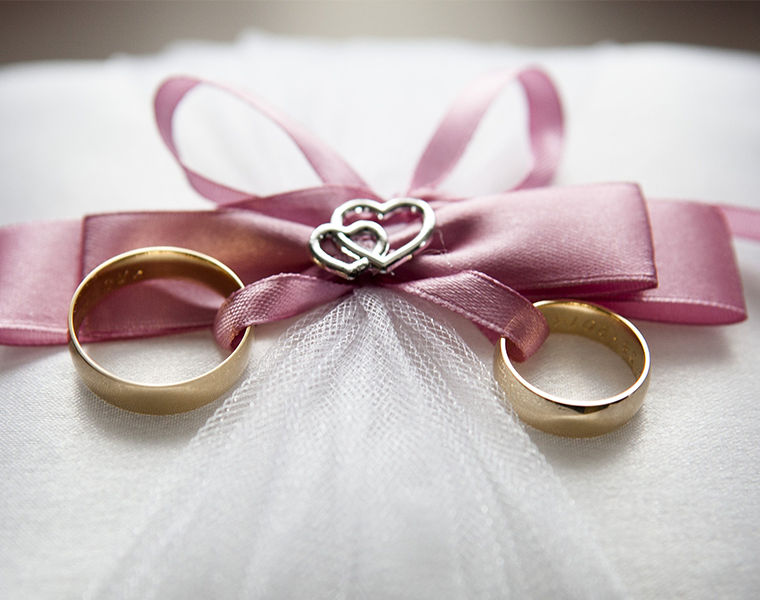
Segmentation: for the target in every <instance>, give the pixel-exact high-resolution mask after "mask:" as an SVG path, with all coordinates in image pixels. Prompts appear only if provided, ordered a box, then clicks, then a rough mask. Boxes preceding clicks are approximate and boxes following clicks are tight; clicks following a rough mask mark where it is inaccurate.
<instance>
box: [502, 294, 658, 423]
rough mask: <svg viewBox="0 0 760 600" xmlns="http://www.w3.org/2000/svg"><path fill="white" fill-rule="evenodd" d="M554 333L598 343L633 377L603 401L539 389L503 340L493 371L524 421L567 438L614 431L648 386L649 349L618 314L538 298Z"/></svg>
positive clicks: (538, 305)
mask: <svg viewBox="0 0 760 600" xmlns="http://www.w3.org/2000/svg"><path fill="white" fill-rule="evenodd" d="M535 306H536V308H538V309H539V310H540V311H541V312H542V313H543V315H544V317H545V318H546V321H547V322H548V324H549V330H550V331H551V332H552V333H572V334H576V335H581V336H583V337H586V338H589V339H592V340H595V341H597V342H601V343H602V344H604V345H605V346H607V347H609V348H610V349H612V350H613V351H614V352H615V353H616V354H618V356H620V357H621V358H622V359H623V360H625V362H626V363H627V364H628V366H629V367H630V368H631V371H633V374H634V375H635V376H636V382H635V383H634V384H633V385H632V386H631V387H629V388H628V389H627V390H625V391H623V392H621V393H619V394H617V395H615V396H613V397H611V398H605V399H603V400H568V399H565V398H559V397H558V396H554V395H552V394H548V393H546V392H543V391H541V390H540V389H538V388H537V387H535V386H534V385H532V384H530V383H529V382H528V381H526V380H525V379H524V378H523V377H522V376H521V375H520V374H519V373H518V372H517V371H516V370H515V368H514V366H513V365H512V362H511V361H510V359H509V356H508V355H507V341H506V339H505V338H502V339H501V340H500V341H499V343H498V344H497V345H496V353H495V356H494V374H495V376H496V379H497V381H498V382H499V384H500V385H501V387H502V389H503V390H504V391H505V393H506V394H507V397H508V399H509V401H510V403H511V404H512V406H513V407H514V409H515V411H516V412H517V414H518V416H519V417H520V418H521V419H522V420H523V421H525V422H526V423H527V424H528V425H531V426H532V427H535V428H536V429H540V430H541V431H546V432H548V433H553V434H555V435H562V436H566V437H593V436H597V435H602V434H604V433H609V432H610V431H614V430H615V429H617V428H618V427H622V426H623V425H624V424H625V423H627V422H628V421H629V420H630V419H631V418H632V417H633V415H635V414H636V412H637V411H638V410H639V408H641V405H642V403H643V402H644V396H645V395H646V393H647V388H648V387H649V367H650V363H651V359H650V356H649V348H648V347H647V343H646V341H645V340H644V337H643V336H642V335H641V333H640V332H639V330H638V329H636V327H634V326H633V324H632V323H631V322H630V321H628V320H627V319H624V318H623V317H621V316H620V315H617V314H615V313H614V312H612V311H609V310H607V309H606V308H602V307H601V306H597V305H595V304H588V303H585V302H577V301H575V300H548V301H543V302H536V303H535Z"/></svg>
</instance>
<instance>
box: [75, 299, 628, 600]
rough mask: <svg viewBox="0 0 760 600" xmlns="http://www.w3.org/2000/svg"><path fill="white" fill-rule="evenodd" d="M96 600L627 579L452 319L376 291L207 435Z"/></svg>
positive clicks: (519, 590) (604, 592)
mask: <svg viewBox="0 0 760 600" xmlns="http://www.w3.org/2000/svg"><path fill="white" fill-rule="evenodd" d="M175 466H176V468H175V469H174V470H173V473H172V475H171V476H170V477H169V479H168V481H166V482H165V485H162V487H161V488H160V489H158V490H156V491H155V494H154V495H153V497H152V498H151V500H150V506H149V513H150V516H149V517H147V519H146V522H145V525H144V527H143V528H142V529H138V530H136V531H135V532H134V540H133V542H134V543H133V544H132V546H131V547H130V548H129V549H128V551H127V552H126V553H125V554H123V555H122V557H121V558H120V559H119V560H118V562H117V563H116V564H114V565H113V568H112V569H111V571H110V572H109V573H107V574H104V577H103V578H102V580H101V582H100V583H99V584H97V585H95V586H93V587H92V588H91V590H90V593H89V597H90V598H99V599H100V598H103V599H105V598H118V599H127V598H135V599H138V598H139V599H140V600H147V599H150V598H157V599H162V600H165V599H172V598H204V599H209V598H224V599H228V600H229V599H234V598H309V599H317V598H329V599H336V598H435V599H442V598H467V599H470V598H519V599H521V600H526V599H531V598H552V599H557V598H579V599H581V598H582V599H584V600H586V599H589V598H604V599H610V598H616V597H622V596H623V594H622V592H621V590H620V585H619V583H618V580H617V578H616V576H615V574H614V573H613V572H612V571H611V569H610V567H609V565H608V564H607V562H606V561H605V560H604V557H603V556H602V554H601V552H600V550H599V549H598V547H597V546H596V544H595V542H594V541H593V537H592V536H591V534H590V532H589V530H588V529H587V528H586V526H585V525H584V523H583V522H582V520H581V518H580V517H579V515H578V514H577V513H576V511H575V509H574V507H573V505H572V502H571V500H570V499H569V497H568V495H567V494H566V492H565V490H564V488H563V487H562V485H561V484H560V482H559V480H558V479H557V478H556V477H555V475H554V474H553V472H552V470H551V468H550V467H549V466H548V465H547V464H546V462H545V461H544V459H543V457H542V456H541V454H540V453H539V452H538V451H537V450H536V448H535V446H534V445H533V444H532V442H531V441H530V439H529V438H528V436H527V435H526V434H525V432H524V431H523V429H522V426H521V425H520V424H519V422H518V421H517V420H516V418H515V417H514V415H513V414H512V412H511V411H510V409H509V408H508V407H507V405H506V404H505V400H504V398H503V396H502V393H501V392H500V390H499V389H498V386H497V385H496V384H495V382H494V381H493V378H492V377H491V374H490V372H489V370H488V369H487V368H486V367H485V366H484V365H483V363H482V362H481V361H480V360H478V358H477V357H476V356H475V355H474V354H473V353H472V351H471V350H470V349H469V347H468V346H466V345H465V344H464V342H463V341H462V340H461V338H460V337H459V336H458V334H457V333H456V332H455V331H454V329H453V328H452V327H451V326H449V325H447V324H446V322H445V318H444V316H443V315H441V314H438V313H437V312H436V311H435V309H432V308H431V307H429V306H427V305H425V306H424V307H423V306H420V305H418V304H413V303H411V302H410V301H409V300H408V299H406V298H404V297H401V296H399V295H397V294H395V293H392V292H388V291H383V290H377V289H371V288H370V289H362V290H359V291H357V292H356V293H355V294H354V295H352V296H351V297H349V298H348V299H346V300H344V301H342V302H340V303H338V304H337V305H333V306H329V307H325V308H323V309H321V310H319V311H317V312H316V313H313V314H311V315H309V316H307V317H305V318H304V319H303V320H301V321H300V322H299V323H297V324H296V325H294V326H293V327H292V328H291V329H290V330H289V331H288V332H287V333H286V334H285V335H284V336H283V338H282V339H281V340H280V342H279V343H278V344H276V345H275V346H274V347H273V348H272V349H271V350H270V351H269V352H268V353H267V354H266V355H265V357H264V358H263V359H262V360H261V361H260V362H259V364H258V365H257V366H256V368H255V369H254V370H253V372H252V374H251V376H250V377H249V378H248V379H247V380H246V381H245V382H244V383H243V384H242V385H240V387H239V389H238V390H237V392H236V393H234V394H233V395H232V396H231V397H230V399H229V400H228V401H227V402H226V403H225V404H224V405H222V406H221V407H220V408H219V410H218V411H217V412H216V414H215V415H214V416H213V417H212V418H211V419H210V420H209V422H208V423H207V424H206V425H205V426H204V427H203V428H202V429H201V430H200V431H199V433H198V435H197V436H196V437H195V438H194V440H193V441H192V442H191V444H190V446H189V447H188V448H187V450H186V451H185V452H184V454H182V455H181V456H180V458H179V460H178V461H177V462H176V465H175Z"/></svg>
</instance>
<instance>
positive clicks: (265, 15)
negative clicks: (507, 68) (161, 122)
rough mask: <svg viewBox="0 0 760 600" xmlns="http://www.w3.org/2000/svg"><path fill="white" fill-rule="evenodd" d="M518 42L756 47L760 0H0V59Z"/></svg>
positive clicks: (759, 47) (759, 36)
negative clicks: (246, 34)
mask: <svg viewBox="0 0 760 600" xmlns="http://www.w3.org/2000/svg"><path fill="white" fill-rule="evenodd" d="M251 28H253V29H262V30H266V31H270V32H273V33H281V34H296V35H309V36H326V37H335V38H345V37H354V36H383V37H401V36H403V37H449V38H451V37H454V38H461V39H471V40H479V41H486V42H487V41H499V42H506V43H511V44H519V45H528V46H568V45H586V44H592V43H595V42H601V41H615V42H641V41H665V42H676V43H685V44H697V45H704V46H714V47H715V46H717V47H724V48H735V49H742V50H751V51H755V52H757V51H760V2H730V1H723V2H711V1H703V2H691V1H686V0H684V1H670V2H656V1H648V2H631V1H626V0H610V1H606V2H599V1H584V0H490V1H486V0H414V1H401V0H343V1H336V0H239V1H235V0H207V1H199V0H197V1H186V0H163V1H148V0H132V1H126V2H125V1H121V0H101V1H78V2H67V1H59V2H43V1H34V2H6V1H0V40H2V42H0V64H7V63H13V62H21V61H30V60H49V59H100V58H106V57H108V56H110V55H112V54H115V53H129V54H150V53H154V52H157V51H159V50H161V49H162V48H163V47H165V46H166V45H167V44H169V43H171V42H173V41H176V40H181V39H201V40H209V41H220V42H223V41H231V40H234V39H235V38H236V37H237V35H238V34H239V32H240V31H242V30H244V29H251Z"/></svg>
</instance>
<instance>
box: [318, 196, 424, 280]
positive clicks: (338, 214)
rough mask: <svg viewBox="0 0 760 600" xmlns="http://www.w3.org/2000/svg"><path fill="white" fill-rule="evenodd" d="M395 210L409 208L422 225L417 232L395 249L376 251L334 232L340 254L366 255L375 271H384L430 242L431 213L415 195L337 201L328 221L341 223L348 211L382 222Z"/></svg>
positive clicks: (401, 262) (405, 259)
mask: <svg viewBox="0 0 760 600" xmlns="http://www.w3.org/2000/svg"><path fill="white" fill-rule="evenodd" d="M399 210H409V211H410V212H412V213H419V214H420V215H421V216H422V225H421V226H420V230H419V232H418V233H417V235H416V236H415V237H414V238H413V239H412V240H410V241H409V242H407V243H406V244H404V245H403V246H401V247H400V248H396V249H395V250H392V251H391V250H390V248H386V249H385V250H383V251H382V252H378V251H377V248H375V249H372V250H370V249H368V248H365V247H363V246H360V245H359V244H357V243H356V242H355V241H354V240H352V239H350V238H349V237H348V236H345V235H343V234H340V233H339V234H338V236H337V238H338V242H339V244H340V245H341V248H342V250H343V252H344V253H346V254H348V255H349V256H351V257H353V258H366V259H368V260H369V262H370V263H371V265H372V267H374V268H375V269H376V270H377V271H379V272H381V273H387V272H389V271H391V270H392V269H393V268H394V267H397V266H399V265H401V264H403V263H404V262H406V261H407V260H409V259H410V258H412V256H413V255H414V254H415V253H416V252H418V251H420V250H422V249H423V248H424V247H425V246H426V245H427V244H428V242H429V241H430V238H431V236H432V235H433V230H434V229H435V212H434V211H433V209H432V208H431V207H430V205H429V204H428V203H427V202H425V201H424V200H419V199H418V198H395V199H393V200H389V201H388V202H376V201H375V200H369V199H357V200H349V201H348V202H346V203H344V204H341V205H340V206H339V207H338V208H336V209H335V211H334V212H333V214H332V218H331V219H330V222H331V223H332V224H333V225H336V226H337V225H343V223H344V222H345V218H346V216H347V215H349V214H350V213H362V212H372V213H374V214H376V215H377V218H378V220H380V221H382V220H383V219H384V218H385V217H387V216H388V215H389V214H390V213H392V212H395V211H399Z"/></svg>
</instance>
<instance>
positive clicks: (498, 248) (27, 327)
mask: <svg viewBox="0 0 760 600" xmlns="http://www.w3.org/2000/svg"><path fill="white" fill-rule="evenodd" d="M512 81H517V82H519V83H520V85H521V86H522V87H523V89H524V91H525V95H526V98H527V103H528V114H529V123H528V134H529V137H530V147H531V159H530V164H529V169H528V172H527V173H526V175H525V177H524V178H523V179H522V181H521V182H520V183H518V184H517V185H516V186H515V188H513V190H511V191H507V192H502V193H497V194H492V195H486V196H481V197H475V198H461V199H453V198H446V197H444V196H443V195H441V194H439V193H438V192H437V191H436V187H437V186H438V185H439V184H440V183H441V182H442V181H444V180H445V178H446V177H447V176H448V174H449V173H450V172H451V171H452V170H453V168H454V167H455V166H456V164H457V162H458V160H459V159H460V158H461V156H462V154H463V152H464V151H465V149H466V147H467V145H468V144H469V143H470V140H471V138H472V136H473V134H474V132H475V130H476V129H477V127H478V124H479V123H480V121H481V119H482V117H483V115H484V114H485V112H486V111H487V110H488V108H489V107H490V105H491V104H492V103H493V101H494V100H495V99H496V98H497V97H498V94H499V93H500V92H501V91H502V89H503V88H504V87H505V86H506V85H507V84H508V83H510V82H512ZM201 84H205V85H213V86H216V87H217V88H219V89H222V90H225V91H227V92H229V93H231V94H233V95H235V96H236V97H237V98H239V99H241V100H242V101H244V102H247V103H248V104H249V105H251V107H253V108H254V109H256V110H258V111H260V112H261V113H263V114H264V115H266V116H267V117H269V118H270V119H272V120H273V121H274V122H275V123H277V124H278V125H279V126H280V127H281V128H282V130H283V131H284V132H285V133H286V134H287V135H289V136H290V137H291V138H292V139H293V140H294V142H295V143H296V144H297V146H298V147H299V148H300V149H301V151H302V152H303V154H304V157H305V158H306V160H307V161H308V162H309V163H310V164H311V165H312V167H313V168H314V170H315V171H316V172H317V174H318V175H319V177H320V178H321V179H322V181H323V182H324V185H322V186H318V187H315V188H308V189H303V190H294V191H288V192H283V193H279V194H275V195H272V196H267V197H261V196H257V195H255V194H253V193H250V192H246V191H241V190H236V189H233V188H231V187H228V186H225V185H224V184H222V183H218V182H215V181H213V180H211V179H209V178H207V177H205V176H203V175H202V174H200V173H198V172H196V171H193V170H191V169H190V168H188V167H187V166H186V165H185V164H184V163H183V162H182V159H181V156H180V153H179V150H178V149H177V147H176V144H175V142H174V137H173V135H174V132H173V114H174V111H175V110H176V108H177V106H178V104H179V102H181V100H182V99H183V98H184V97H185V96H186V95H187V94H188V93H190V92H191V91H192V90H193V89H195V88H196V87H197V86H198V85H201ZM155 108H156V117H157V121H158V126H159V131H160V134H161V136H162V137H163V139H164V141H165V142H166V144H167V146H168V148H169V150H170V151H171V152H172V154H173V155H174V156H175V158H177V160H178V162H179V164H180V166H181V167H182V168H183V169H184V171H185V173H186V175H187V177H188V180H189V182H190V184H191V185H192V186H193V187H194V188H195V189H196V190H197V191H198V192H199V193H201V194H202V195H203V196H205V197H206V198H208V199H210V200H212V201H214V202H216V203H217V204H219V205H220V208H218V209H217V210H212V211H193V212H165V213H154V212H146V213H115V214H103V215H93V216H90V217H87V218H86V219H85V220H84V222H83V223H82V222H78V221H77V222H57V223H30V224H23V225H17V226H12V227H6V228H3V229H0V290H2V294H0V343H4V344H57V343H65V342H66V341H67V336H66V314H67V310H68V304H69V301H70V298H71V295H72V294H73V292H74V289H75V288H76V285H77V283H78V282H79V281H80V280H81V278H82V275H83V273H86V272H88V271H90V270H91V269H93V268H94V267H96V266H97V265H98V264H100V263H101V262H102V261H104V260H106V259H108V258H110V257H112V256H114V255H116V254H119V253H121V252H125V251H127V250H132V249H135V248H140V247H144V246H155V245H175V246H184V247H188V248H191V249H193V250H198V251H200V252H204V253H206V254H209V255H211V256H214V257H215V258H217V259H219V260H221V261H222V262H224V263H225V264H227V265H228V266H230V268H232V269H233V270H234V271H235V272H236V273H238V275H239V276H240V277H241V279H242V280H243V281H244V282H245V283H246V284H247V285H246V287H245V289H243V290H241V291H239V292H237V293H235V294H233V295H232V296H231V297H230V298H228V299H222V298H218V297H214V296H213V295H212V294H209V292H208V291H205V290H200V289H197V288H196V287H195V286H192V285H189V284H185V283H179V284H178V283H177V282H161V281H158V282H156V281H153V282H148V283H146V284H136V285H134V286H130V287H127V288H123V289H121V290H120V291H119V293H118V295H116V296H115V297H113V298H109V300H108V301H106V302H104V303H103V304H102V305H101V306H99V307H98V308H97V309H96V310H95V311H94V312H93V314H92V315H91V317H90V318H88V319H87V322H86V324H85V327H84V328H83V331H82V337H83V338H84V339H88V340H100V339H114V338H119V337H131V336H147V335H161V334H165V333H171V332H175V331H182V330H186V329H192V328H197V327H204V326H209V325H211V324H212V323H214V332H215V337H216V339H217V341H218V342H219V343H220V344H222V345H224V346H226V347H231V346H232V345H234V343H235V339H236V338H237V337H238V335H239V333H240V331H242V329H244V328H245V327H247V326H249V325H257V324H261V323H267V322H271V321H276V320H279V319H285V318H289V317H292V316H295V315H297V314H300V313H302V312H304V311H306V310H309V309H311V308H314V307H316V306H319V305H320V304H323V303H325V302H329V301H332V300H335V299H337V298H340V297H341V296H343V295H345V294H347V293H350V292H351V290H352V289H354V286H355V285H365V284H367V283H371V284H374V285H381V286H384V287H388V288H391V289H396V290H399V291H402V292H404V293H407V294H411V295H414V296H417V297H419V298H424V299H425V300H428V301H432V302H434V303H436V304H438V305H440V306H443V307H445V308H447V309H449V310H453V311H455V312H458V313H459V314H462V315H464V316H465V317H467V318H468V319H470V320H471V321H472V322H473V323H475V324H476V325H477V326H478V327H480V328H481V329H482V330H483V331H484V332H485V333H486V334H487V335H488V336H489V337H490V338H491V339H495V338H497V337H499V336H505V337H507V338H508V339H509V341H510V346H511V351H512V352H513V354H514V356H515V358H517V359H518V360H520V359H523V358H526V357H528V356H530V355H531V354H532V353H533V352H535V350H536V349H537V348H538V347H539V346H540V344H541V343H542V342H543V340H544V338H545V337H546V335H547V333H548V328H547V326H546V322H545V321H544V319H543V317H542V316H541V315H540V313H539V312H538V311H537V310H536V309H535V308H534V307H533V305H532V301H533V300H536V299H543V298H556V297H580V298H587V299H591V300H595V301H597V302H600V303H602V304H605V305H607V306H609V307H611V308H613V309H614V310H616V311H618V312H620V313H622V314H624V315H626V316H630V317H636V318H643V319H654V320H662V321H667V322H674V323H693V324H721V323H731V322H735V321H738V320H741V319H743V318H744V317H745V307H744V299H743V294H742V289H741V281H740V277H739V273H738V270H737V267H736V262H735V259H734V256H733V251H732V248H731V235H732V232H733V233H734V234H736V235H743V236H747V237H751V238H754V239H758V240H760V213H758V212H757V211H752V210H749V209H738V208H734V207H728V206H723V207H714V206H709V205H705V204H699V203H694V202H649V203H648V202H645V200H644V198H643V196H642V194H641V191H640V189H639V188H638V186H636V185H634V184H626V183H609V184H595V185H581V186H572V187H542V186H546V185H547V184H548V183H549V182H550V181H551V179H552V177H553V174H554V172H555V170H556V167H557V164H558V162H559V157H560V154H561V147H562V136H563V121H562V109H561V104H560V101H559V96H558V94H557V92H556V89H555V88H554V86H553V84H552V82H551V80H550V79H549V78H548V77H547V76H546V75H545V74H544V73H543V72H541V71H540V70H538V69H526V70H523V71H519V72H513V73H506V72H493V73H488V74H486V75H483V76H482V77H480V78H478V79H476V80H475V81H474V82H473V83H472V84H471V85H470V86H468V87H467V88H466V89H465V90H464V91H463V92H462V93H461V94H460V96H459V97H458V98H457V99H456V101H455V102H454V104H453V105H452V107H451V109H450V111H449V113H448V114H447V115H446V116H445V117H444V119H443V121H442V123H441V125H440V127H439V129H438V131H437V132H436V133H435V134H434V135H433V137H432V139H431V141H430V143H429V145H428V147H427V148H426V150H425V151H424V153H423V155H422V158H421V159H420V162H419V164H418V166H417V168H416V170H415V171H414V176H413V178H412V182H411V186H410V194H412V195H416V196H418V197H424V198H425V199H426V200H428V201H429V202H430V203H431V205H432V206H433V207H434V209H435V211H436V219H437V224H436V231H435V234H434V237H433V240H432V242H431V244H430V245H429V247H428V248H427V249H426V251H425V252H424V253H423V254H421V255H418V256H416V257H415V258H414V259H413V260H412V261H410V262H408V263H406V264H404V265H403V266H402V267H400V268H399V269H398V271H397V273H395V274H391V275H383V276H377V277H375V278H374V279H371V280H368V279H366V278H364V279H360V280H359V281H358V282H357V283H351V284H349V283H346V282H345V281H337V280H336V279H335V278H334V276H332V275H330V274H328V273H326V272H324V271H321V270H320V269H318V268H317V267H315V266H313V265H312V263H311V259H310V255H309V252H308V245H307V243H308V238H309V234H310V233H311V231H312V229H313V228H314V227H315V226H317V225H319V224H321V223H324V222H326V221H328V220H329V218H330V215H331V213H332V211H333V210H334V208H335V207H337V206H338V205H340V204H342V203H343V202H345V201H347V200H350V199H353V198H370V199H373V200H382V198H380V197H379V196H378V195H376V194H375V193H374V192H373V191H372V190H370V189H369V188H368V186H367V184H366V183H365V182H364V181H363V180H362V179H361V177H360V176H359V175H357V174H356V173H355V171H354V170H353V169H352V168H351V167H350V166H349V165H348V163H346V162H345V161H344V160H343V159H342V158H341V157H340V156H338V155H337V154H336V153H335V152H334V151H333V150H331V149H330V148H327V147H326V146H325V145H323V144H322V143H321V142H320V141H319V140H317V139H316V138H315V137H314V136H313V135H311V134H310V133H309V132H308V131H306V130H305V129H304V128H303V127H302V126H301V125H299V124H298V123H296V122H295V121H294V120H292V119H291V118H290V117H288V116H287V115H284V114H282V113H281V112H280V111H278V110H277V109H275V108H273V107H271V106H269V105H268V104H267V103H266V102H264V101H263V100H261V99H259V98H257V97H255V96H253V95H251V94H247V93H243V92H237V91H234V90H232V89H230V88H226V87H224V86H220V85H218V84H210V83H208V82H203V81H200V80H198V79H195V78H191V77H181V78H175V79H171V80H169V81H168V82H166V83H165V84H164V85H163V86H162V87H161V88H160V89H159V91H158V93H157V95H156V103H155ZM414 228H415V224H414V222H411V223H408V224H407V225H406V226H405V227H404V228H403V229H402V230H401V231H398V232H396V233H395V234H394V235H393V236H392V238H391V243H392V245H393V246H394V247H398V245H400V244H402V243H403V242H404V241H405V240H406V239H409V238H410V237H411V236H413V235H414ZM655 259H656V267H655ZM135 307H138V309H135Z"/></svg>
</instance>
